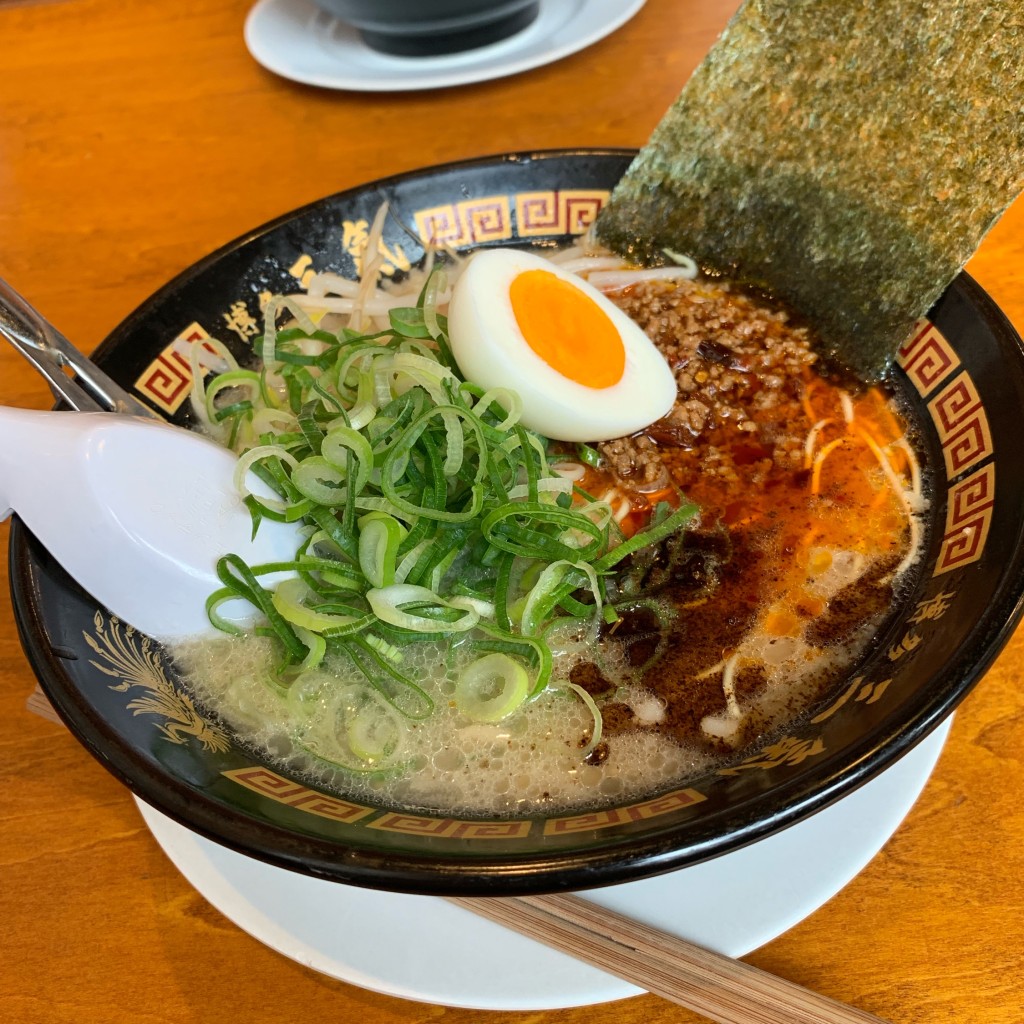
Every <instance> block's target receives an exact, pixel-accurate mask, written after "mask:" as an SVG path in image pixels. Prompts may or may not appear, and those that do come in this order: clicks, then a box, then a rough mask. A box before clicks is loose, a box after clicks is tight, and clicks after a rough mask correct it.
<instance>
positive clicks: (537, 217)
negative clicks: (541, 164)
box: [516, 189, 609, 238]
mask: <svg viewBox="0 0 1024 1024" xmlns="http://www.w3.org/2000/svg"><path fill="white" fill-rule="evenodd" d="M608 196H609V193H608V192H607V191H600V190H584V189H560V190H558V191H547V192H520V193H518V194H517V195H516V228H517V234H518V235H519V237H520V238H533V237H535V236H537V235H581V234H583V232H584V231H586V230H587V228H588V227H590V225H591V223H593V220H594V218H595V217H596V216H597V215H598V213H600V211H601V207H603V206H604V204H605V203H606V202H607V201H608Z"/></svg>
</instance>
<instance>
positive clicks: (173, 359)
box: [135, 323, 220, 416]
mask: <svg viewBox="0 0 1024 1024" xmlns="http://www.w3.org/2000/svg"><path fill="white" fill-rule="evenodd" d="M208 337H210V335H209V334H208V333H207V332H206V329H205V328H204V327H203V326H202V325H201V324H197V323H192V324H189V325H188V327H186V328H185V330H183V331H182V332H181V334H179V335H178V336H177V337H176V338H175V339H174V340H173V341H172V342H171V343H170V344H169V345H168V346H167V347H166V348H164V350H163V351H162V352H161V353H160V355H158V356H157V357H156V359H154V360H153V362H151V363H150V364H149V366H147V367H146V369H145V370H143V371H142V374H141V376H140V377H139V379H138V380H137V381H136V382H135V390H136V391H138V392H139V394H141V395H144V396H145V397H146V398H148V399H149V400H150V401H151V402H152V403H153V404H154V405H156V406H157V408H159V409H162V410H163V411H164V412H165V413H167V415H168V416H173V415H174V414H175V413H176V412H177V411H178V409H179V408H180V407H181V404H182V402H184V401H185V398H186V397H187V396H188V392H189V389H190V388H191V387H192V366H191V363H190V362H189V353H190V351H191V348H192V346H193V345H195V344H200V345H202V346H203V353H208V354H209V359H208V360H204V358H203V355H202V354H201V355H200V358H199V363H200V365H201V366H206V365H208V366H210V367H213V366H215V365H216V364H217V363H218V362H219V361H220V357H219V356H218V355H217V353H216V352H214V350H213V349H212V348H211V347H210V346H209V345H205V344H203V342H204V339H206V338H208Z"/></svg>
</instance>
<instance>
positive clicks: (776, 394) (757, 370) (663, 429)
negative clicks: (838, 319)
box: [599, 280, 816, 492]
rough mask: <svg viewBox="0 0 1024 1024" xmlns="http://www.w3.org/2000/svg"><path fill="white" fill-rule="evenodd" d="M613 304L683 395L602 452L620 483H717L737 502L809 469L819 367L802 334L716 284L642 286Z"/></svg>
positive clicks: (761, 305) (775, 313)
mask: <svg viewBox="0 0 1024 1024" xmlns="http://www.w3.org/2000/svg"><path fill="white" fill-rule="evenodd" d="M612 298H614V299H615V301H616V303H617V305H619V306H621V307H622V308H623V309H624V310H625V312H626V313H628V314H629V315H630V316H631V317H632V318H633V319H634V320H635V321H636V322H637V323H639V324H640V326H641V327H643V329H644V330H645V331H646V332H647V334H648V336H649V337H650V338H651V339H652V340H653V341H654V343H655V345H657V347H658V349H659V350H660V351H661V352H662V353H663V355H664V356H665V359H666V360H667V361H668V364H669V365H670V366H671V367H672V370H673V372H674V373H675V377H676V383H677V385H678V389H679V395H678V398H677V400H676V403H675V405H674V406H673V407H672V409H671V410H670V412H669V413H668V415H667V416H665V417H664V418H662V419H660V420H658V421H657V422H656V423H653V424H651V426H649V427H648V428H647V429H646V430H644V431H643V432H641V433H640V434H636V435H634V436H632V437H626V438H618V439H616V440H614V441H608V442H605V443H604V444H601V445H600V446H599V447H600V450H601V453H602V455H603V456H604V458H605V460H606V465H607V466H608V468H609V469H610V470H611V471H612V472H613V473H614V474H615V475H616V476H617V477H619V478H620V479H621V480H622V481H623V482H624V483H626V484H628V485H630V486H632V487H634V488H636V489H640V490H650V489H653V488H654V487H657V486H659V485H662V486H664V485H665V484H667V483H668V482H669V478H670V477H671V480H672V481H674V482H675V484H676V485H677V486H679V487H680V488H682V489H683V491H684V492H686V491H688V490H691V489H692V486H693V484H694V483H695V481H696V480H697V479H698V478H699V477H702V478H704V479H708V478H711V479H714V481H715V483H716V486H717V487H718V488H720V489H721V488H724V489H725V490H726V492H728V491H730V490H735V489H739V488H749V487H750V486H752V485H757V484H759V483H761V482H763V480H764V479H766V478H767V477H768V476H769V475H770V474H771V472H772V471H773V470H775V471H778V470H782V471H790V470H795V469H797V468H798V467H799V466H800V465H801V463H802V459H803V447H804V441H805V437H806V426H804V425H802V422H801V420H802V417H801V415H800V413H801V405H800V400H801V393H802V387H803V382H804V381H805V380H806V376H807V372H808V370H809V369H810V368H811V367H812V366H813V365H814V363H815V361H816V356H815V353H814V352H813V351H812V349H811V339H810V337H809V335H808V332H807V331H806V330H805V329H804V328H803V327H800V326H796V325H794V324H793V323H792V322H791V321H790V318H789V316H788V315H787V314H786V313H785V312H784V311H781V310H778V309H775V308H772V307H771V306H770V305H769V304H768V303H767V302H766V301H763V300H758V299H755V298H752V297H751V296H749V295H747V294H745V293H743V292H741V291H739V290H738V289H736V288H734V287H732V286H730V285H729V284H727V283H720V282H716V281H707V280H700V281H682V282H675V283H672V284H667V283H664V282H650V283H643V284H639V285H635V286H633V287H631V288H629V289H627V290H626V291H623V292H620V293H619V294H617V295H613V296H612ZM740 467H742V471H740Z"/></svg>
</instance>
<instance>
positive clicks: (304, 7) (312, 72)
mask: <svg viewBox="0 0 1024 1024" xmlns="http://www.w3.org/2000/svg"><path fill="white" fill-rule="evenodd" d="M643 5H644V0H541V7H540V11H539V12H538V14H537V17H536V18H535V19H534V21H533V22H532V23H531V24H530V25H529V26H528V27H527V28H525V29H523V30H522V31H521V32H517V33H516V34H515V35H513V36H510V37H509V38H508V39H503V40H501V41H500V42H497V43H492V44H491V45H489V46H481V47H478V48H476V49H474V50H466V51H464V52H462V53H453V54H445V55H442V56H437V57H394V56H390V55H389V54H385V53H378V52H377V51H376V50H373V49H371V48H370V47H369V46H367V45H366V43H364V42H363V40H362V37H361V36H360V35H359V33H358V32H357V31H356V30H355V29H354V28H352V27H351V26H350V25H347V24H345V23H344V22H342V21H338V20H337V19H336V18H332V17H331V16H330V15H329V14H326V13H324V12H323V11H321V10H320V9H319V8H318V7H316V6H314V4H313V3H311V2H310V0H259V3H257V4H256V6H255V7H254V8H253V9H252V10H251V11H250V12H249V16H248V18H247V19H246V22H245V45H246V46H247V47H248V48H249V52H250V53H251V54H252V55H253V57H255V58H256V60H258V61H259V62H260V64H262V65H263V66H264V67H265V68H267V69H268V70H269V71H273V72H275V73H276V74H278V75H282V76H283V77H285V78H291V79H293V80H294V81H296V82H305V83H306V84H307V85H320V86H324V87H325V88H328V89H353V90H356V91H359V92H393V91H396V90H404V89H440V88H442V87H445V86H450V85H465V84H467V83H468V82H482V81H484V80H486V79H490V78H502V77H504V76H506V75H515V74H518V73H519V72H520V71H528V70H529V69H530V68H535V67H539V66H540V65H542V64H550V63H551V62H552V61H556V60H560V59H561V58H562V57H567V56H568V55H569V54H570V53H576V52H577V51H578V50H582V49H584V48H585V47H587V46H590V45H592V44H593V43H596V42H597V41H598V40H599V39H603V38H604V37H605V36H606V35H608V34H609V33H611V32H614V31H615V29H617V28H618V27H619V26H620V25H624V24H625V23H626V22H627V21H629V19H630V18H632V17H633V15H634V14H636V12H637V11H639V10H640V8H641V7H643Z"/></svg>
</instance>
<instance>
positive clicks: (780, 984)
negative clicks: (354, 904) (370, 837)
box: [448, 895, 883, 1024]
mask: <svg viewBox="0 0 1024 1024" xmlns="http://www.w3.org/2000/svg"><path fill="white" fill-rule="evenodd" d="M448 899H449V902H450V903H454V904H456V905H458V906H460V907H464V908H465V909H467V910H471V911H472V912H473V913H474V914H479V915H480V916H482V917H486V918H488V919H490V920H491V921H495V922H497V923H498V924H501V925H504V926H505V927H506V928H511V929H512V930H513V931H517V932H519V933H521V934H522V935H526V936H528V937H529V938H531V939H536V940H537V941H538V942H543V943H545V944H546V945H548V946H551V947H553V948H554V949H558V950H561V952H563V953H568V954H569V955H570V956H573V957H576V958H577V959H578V960H583V961H585V962H586V963H589V964H593V965H594V966H595V967H599V968H601V970H604V971H607V972H608V973H610V974H614V975H616V976H618V977H620V978H623V979H624V980H625V981H628V982H631V983H632V984H634V985H637V986H638V987H640V988H644V989H646V990H647V991H648V992H653V993H654V994H655V995H659V996H661V997H662V998H664V999H669V1000H671V1001H672V1002H674V1003H678V1004H679V1005H680V1006H685V1007H686V1008H687V1009H688V1010H693V1011H694V1012H695V1013H699V1014H701V1015H703V1016H704V1017H707V1018H708V1019H709V1020H712V1021H717V1022H718V1024H879V1022H881V1021H882V1020H883V1018H881V1017H875V1016H874V1015H872V1014H870V1013H865V1012H864V1011H863V1010H857V1009H855V1008H854V1007H852V1006H847V1005H846V1004H844V1003H840V1002H837V1001H836V1000H834V999H829V998H828V997H827V996H823V995H819V994H818V993H816V992H812V991H810V990H809V989H806V988H803V987H802V986H800V985H796V984H793V983H792V982H789V981H784V980H783V979H782V978H778V977H776V976H775V975H773V974H768V973H767V972H766V971H762V970H760V969H759V968H757V967H752V966H751V965H750V964H746V963H744V962H743V961H741V960H734V959H732V958H731V957H728V956H723V955H722V954H720V953H714V952H712V951H711V950H708V949H703V948H702V947H700V946H696V945H694V944H693V943H690V942H686V941H685V940H684V939H680V938H677V937H675V936H674V935H668V934H666V933H665V932H662V931H660V930H658V929H657V928H652V927H650V926H648V925H645V924H642V923H640V922H639V921H634V920H632V919H630V918H628V917H624V916H623V915H622V914H618V913H616V912H615V911H613V910H606V909H605V908H604V907H600V906H598V905H597V904H596V903H591V902H589V901H588V900H583V899H580V898H579V897H578V896H572V895H557V896H519V897H484V898H480V897H476V898H465V897H449V898H448Z"/></svg>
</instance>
